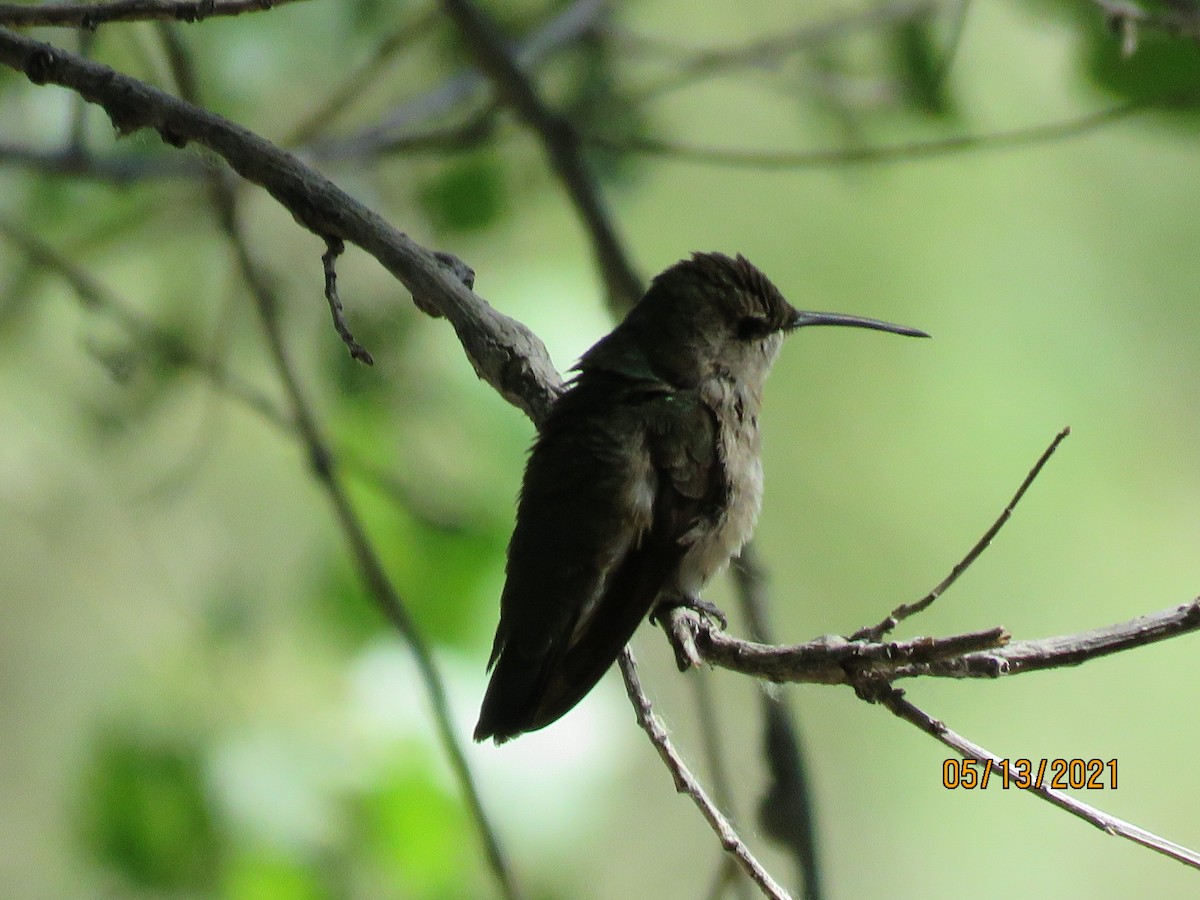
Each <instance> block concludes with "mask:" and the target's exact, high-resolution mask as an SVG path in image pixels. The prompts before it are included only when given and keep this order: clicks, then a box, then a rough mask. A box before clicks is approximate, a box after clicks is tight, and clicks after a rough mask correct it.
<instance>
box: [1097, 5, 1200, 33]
mask: <svg viewBox="0 0 1200 900" xmlns="http://www.w3.org/2000/svg"><path fill="white" fill-rule="evenodd" d="M1092 3H1093V4H1094V5H1096V6H1097V7H1099V8H1100V10H1101V11H1102V12H1103V13H1104V15H1105V17H1106V18H1107V19H1108V20H1109V22H1110V23H1112V24H1113V25H1114V26H1116V30H1119V29H1120V26H1122V25H1125V24H1128V25H1131V26H1132V25H1137V26H1145V27H1148V28H1155V29H1158V30H1160V31H1165V32H1167V33H1168V34H1174V35H1181V36H1184V37H1200V10H1197V9H1196V8H1195V6H1194V5H1189V4H1187V3H1172V4H1167V5H1168V6H1169V7H1170V8H1169V9H1161V8H1157V6H1158V5H1157V4H1156V5H1155V6H1156V8H1155V9H1154V10H1153V11H1150V10H1147V9H1146V8H1144V7H1142V6H1139V5H1138V4H1136V3H1130V2H1127V0H1092Z"/></svg>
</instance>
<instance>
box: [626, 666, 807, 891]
mask: <svg viewBox="0 0 1200 900" xmlns="http://www.w3.org/2000/svg"><path fill="white" fill-rule="evenodd" d="M618 662H619V664H620V666H621V675H622V676H623V677H624V678H625V691H626V693H628V694H629V702H630V703H632V704H633V710H634V713H635V714H636V716H637V721H638V725H640V726H641V728H642V730H643V731H645V732H646V734H647V736H649V738H650V742H651V743H652V744H654V748H655V749H656V750H657V751H658V755H659V756H661V757H662V761H663V763H664V764H665V765H666V767H667V768H668V769H669V770H670V772H671V774H672V776H673V777H674V778H675V790H677V791H678V792H679V793H681V794H686V795H687V796H688V797H690V798H691V800H692V802H693V803H695V804H696V806H697V808H698V809H699V810H700V812H701V814H702V815H703V816H704V818H705V820H706V821H707V822H708V824H709V825H710V826H711V827H712V830H713V831H715V832H716V833H717V836H718V837H719V838H720V839H721V846H722V847H724V848H725V850H726V852H728V853H729V854H730V855H731V856H733V857H734V858H735V859H736V860H737V861H738V864H739V865H740V866H741V867H742V871H744V872H745V873H746V875H747V876H748V877H749V878H750V880H751V881H753V882H754V883H755V884H756V885H758V888H759V890H761V891H762V893H763V895H764V896H766V897H771V898H774V900H790V898H789V894H788V893H787V891H785V890H784V889H783V888H781V887H780V886H779V885H778V884H776V883H775V880H774V879H773V878H771V875H770V873H769V872H767V870H766V869H764V868H763V867H762V865H760V864H759V862H758V860H757V859H755V858H754V854H752V853H751V852H750V849H749V848H748V847H747V846H746V844H745V843H744V842H743V841H742V839H741V838H740V837H738V833H737V832H736V831H734V829H733V826H732V825H731V824H729V820H728V819H726V818H725V817H724V816H723V815H722V814H721V811H720V810H719V809H717V807H716V805H715V804H714V803H713V802H712V800H710V799H709V797H708V794H706V793H705V792H704V788H703V787H701V786H700V782H698V781H697V780H696V777H695V776H694V775H693V774H692V773H691V771H690V770H689V769H688V767H687V765H686V764H685V763H684V761H683V759H682V758H680V756H679V753H678V751H677V750H676V749H675V746H674V745H673V744H672V743H671V739H670V738H669V737H667V730H666V729H665V728H664V727H663V724H662V720H661V719H659V717H658V716H657V715H656V714H655V712H654V710H653V709H652V708H651V707H650V700H649V698H648V697H647V696H646V692H645V691H643V690H642V683H641V681H640V680H639V679H638V674H637V664H636V662H635V661H634V658H633V652H632V651H631V650H630V649H629V648H628V647H626V648H625V649H624V650H623V651H622V652H621V656H620V658H619V659H618Z"/></svg>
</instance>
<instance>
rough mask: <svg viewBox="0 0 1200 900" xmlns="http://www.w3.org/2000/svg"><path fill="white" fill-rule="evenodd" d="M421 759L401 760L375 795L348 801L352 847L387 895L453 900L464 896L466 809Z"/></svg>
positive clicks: (374, 787) (372, 790)
mask: <svg viewBox="0 0 1200 900" xmlns="http://www.w3.org/2000/svg"><path fill="white" fill-rule="evenodd" d="M432 774H433V773H432V772H431V771H429V768H428V764H427V762H426V761H425V759H424V757H423V756H421V755H420V754H411V753H410V754H404V753H401V754H399V755H398V758H397V760H396V763H395V764H394V765H393V767H391V768H390V769H389V770H388V771H387V772H386V773H384V774H383V775H382V776H381V777H380V778H379V779H378V780H376V781H375V782H374V783H373V785H372V787H371V788H370V790H367V791H364V792H362V793H361V794H359V795H357V796H354V797H352V798H350V799H349V801H348V812H349V817H350V820H351V822H352V824H351V826H350V832H351V834H352V835H353V836H352V837H351V838H350V842H351V844H352V845H353V846H355V847H357V848H359V849H360V850H361V856H362V857H363V858H364V865H365V866H366V867H367V868H369V870H370V871H371V873H372V874H373V876H374V878H375V879H377V880H378V886H379V889H380V891H381V892H383V893H393V892H394V891H395V890H396V888H397V887H399V888H400V890H401V891H402V892H403V893H404V894H405V895H408V896H422V897H453V896H458V895H460V894H461V892H462V890H463V857H462V854H461V848H462V846H463V844H464V842H468V841H470V840H472V839H473V836H472V834H471V830H472V829H471V825H470V822H469V821H468V820H467V818H466V816H465V815H464V812H463V810H462V808H461V807H460V806H459V805H458V804H457V803H456V802H454V800H453V799H452V798H450V797H448V796H447V795H446V794H445V792H444V791H443V790H441V789H440V788H439V787H438V781H437V780H436V779H434V778H432V777H431V776H432Z"/></svg>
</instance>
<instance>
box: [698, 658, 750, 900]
mask: <svg viewBox="0 0 1200 900" xmlns="http://www.w3.org/2000/svg"><path fill="white" fill-rule="evenodd" d="M710 679H711V673H710V672H704V671H700V672H697V673H696V674H695V676H694V677H692V678H691V679H689V680H690V681H691V682H692V692H693V694H694V695H695V698H696V711H697V716H696V718H697V719H698V720H699V722H700V744H701V746H702V747H703V748H704V761H705V763H707V765H708V775H709V778H710V779H711V781H712V792H713V797H714V799H715V800H716V804H717V807H718V808H719V809H722V810H724V811H725V815H726V816H728V817H729V818H730V819H732V820H736V819H737V817H738V815H737V808H736V807H735V805H734V798H733V785H732V782H731V781H730V780H729V770H728V768H727V767H726V765H725V751H724V748H723V747H722V746H721V729H720V726H719V725H718V722H719V719H718V716H717V707H716V703H715V702H714V699H713V689H712V683H711V680H710ZM730 865H732V866H733V867H734V868H733V878H732V879H729V880H728V881H727V882H726V883H727V884H728V885H729V886H730V887H732V888H733V892H734V894H735V895H736V896H737V897H738V898H744V897H745V895H746V883H745V882H744V881H742V880H740V879H739V878H738V877H737V864H736V863H735V862H734V861H733V859H732V858H731V857H730V856H728V855H726V856H724V857H723V858H722V861H721V870H719V871H718V875H717V877H718V881H720V880H723V876H722V875H721V872H722V871H724V870H725V868H726V867H728V866H730ZM714 890H716V886H715V885H714ZM722 890H723V888H722Z"/></svg>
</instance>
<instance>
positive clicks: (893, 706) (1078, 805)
mask: <svg viewBox="0 0 1200 900" xmlns="http://www.w3.org/2000/svg"><path fill="white" fill-rule="evenodd" d="M867 699H870V700H872V701H875V702H879V703H882V704H883V705H884V706H886V707H887V708H888V709H890V710H891V711H892V712H893V713H895V714H896V715H897V716H899V717H900V718H901V719H904V720H905V721H906V722H910V723H911V724H913V725H915V726H917V728H919V729H921V730H922V731H923V732H925V733H926V734H928V735H930V736H931V737H933V738H935V739H937V740H938V741H941V743H943V744H945V745H946V746H947V747H949V748H950V749H951V750H953V751H954V752H955V753H957V754H959V755H960V756H961V757H963V759H971V760H979V761H981V762H988V763H990V765H991V766H993V767H995V769H994V771H995V772H996V773H999V771H1000V767H1001V766H1002V765H1003V763H1002V762H1001V759H1000V757H998V756H997V755H996V754H994V753H992V752H991V751H989V750H986V749H984V748H983V747H981V746H979V745H978V744H975V743H972V742H971V741H969V740H967V739H966V738H964V737H962V736H961V735H959V734H956V733H955V732H953V731H951V730H950V729H949V728H947V727H946V725H945V723H943V722H941V721H939V720H938V719H935V718H933V717H932V716H930V715H929V714H927V713H925V712H924V711H922V710H921V709H919V708H918V707H917V706H915V705H913V704H912V703H910V702H909V701H908V700H906V699H905V698H904V692H903V691H901V690H898V689H897V688H893V687H888V688H885V689H884V690H883V691H882V692H881V693H880V694H879V695H878V696H875V697H868V698H867ZM996 777H998V775H996ZM1024 790H1028V791H1029V792H1030V793H1033V794H1037V795H1038V796H1039V797H1041V798H1042V799H1043V800H1045V801H1047V802H1049V803H1052V804H1054V805H1055V806H1057V807H1058V808H1059V809H1062V810H1066V811H1067V812H1069V813H1070V814H1071V815H1073V816H1078V817H1079V818H1081V819H1083V820H1084V821H1085V822H1089V823H1091V824H1092V825H1095V826H1096V827H1097V828H1099V829H1100V830H1101V831H1103V832H1104V833H1105V834H1110V835H1115V836H1116V837H1123V838H1125V839H1126V840H1130V841H1133V842H1134V843H1135V844H1141V845H1142V846H1143V847H1149V848H1150V849H1151V850H1154V851H1156V852H1157V853H1161V854H1163V855H1164V856H1169V857H1170V858H1171V859H1174V860H1178V861H1179V862H1181V863H1183V864H1184V865H1185V866H1191V867H1192V868H1193V869H1200V853H1196V852H1195V851H1194V850H1190V849H1188V848H1187V847H1184V846H1181V845H1180V844H1176V843H1175V842H1174V841H1169V840H1167V839H1166V838H1164V837H1160V836H1159V835H1157V834H1154V833H1153V832H1150V831H1146V830H1145V829H1144V828H1139V827H1138V826H1137V825H1134V824H1132V823H1130V822H1126V821H1125V820H1124V819H1118V818H1117V817H1116V816H1111V815H1109V814H1108V813H1106V812H1102V811H1101V810H1099V809H1096V808H1095V807H1094V806H1089V805H1088V804H1087V803H1084V802H1082V801H1080V800H1076V799H1075V798H1074V797H1072V796H1070V795H1069V794H1066V793H1063V792H1062V791H1059V790H1055V789H1054V788H1051V787H1047V786H1046V785H1045V783H1044V782H1043V783H1037V782H1036V781H1035V782H1034V783H1033V784H1031V785H1030V786H1028V787H1025V788H1024Z"/></svg>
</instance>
